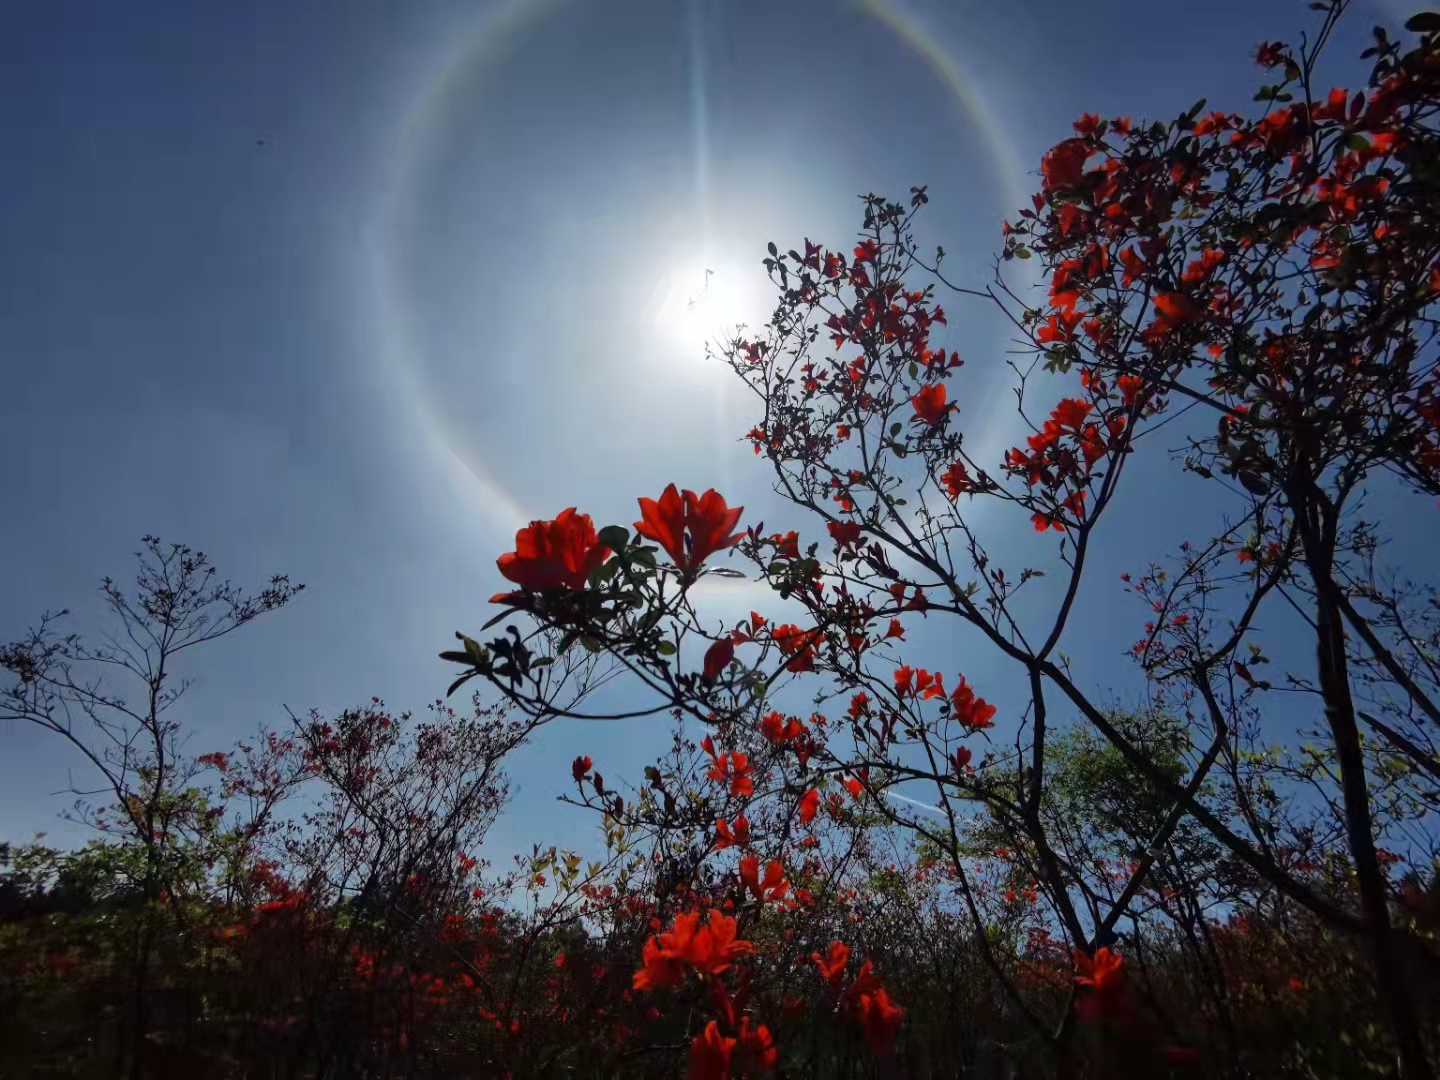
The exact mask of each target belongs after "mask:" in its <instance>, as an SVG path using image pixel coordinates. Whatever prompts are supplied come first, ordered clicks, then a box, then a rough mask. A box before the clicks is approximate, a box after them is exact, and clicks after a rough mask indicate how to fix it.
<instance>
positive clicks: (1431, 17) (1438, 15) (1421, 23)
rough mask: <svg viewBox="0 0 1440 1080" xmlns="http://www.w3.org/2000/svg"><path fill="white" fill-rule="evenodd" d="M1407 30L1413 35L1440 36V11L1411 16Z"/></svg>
mask: <svg viewBox="0 0 1440 1080" xmlns="http://www.w3.org/2000/svg"><path fill="white" fill-rule="evenodd" d="M1405 29H1406V30H1409V31H1410V32H1411V33H1412V34H1440V11H1422V12H1420V13H1419V14H1418V15H1411V16H1410V18H1409V20H1408V21H1407V22H1406V23H1405Z"/></svg>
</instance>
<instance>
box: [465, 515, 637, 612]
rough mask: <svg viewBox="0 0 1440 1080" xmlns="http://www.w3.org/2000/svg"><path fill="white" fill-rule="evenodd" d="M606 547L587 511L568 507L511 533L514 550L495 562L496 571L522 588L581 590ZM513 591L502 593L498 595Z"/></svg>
mask: <svg viewBox="0 0 1440 1080" xmlns="http://www.w3.org/2000/svg"><path fill="white" fill-rule="evenodd" d="M609 557H610V549H609V548H607V547H605V545H603V544H601V543H600V542H599V540H598V538H597V536H596V533H595V523H594V522H593V521H591V520H590V515H589V514H577V513H576V512H575V508H574V507H573V506H572V507H570V508H569V509H566V510H562V511H560V513H559V515H557V516H556V518H555V520H554V521H532V522H530V524H529V525H527V526H525V528H523V529H521V530H520V531H519V532H517V533H516V534H515V550H514V551H508V552H506V553H505V554H504V555H501V556H500V558H499V559H498V560H497V561H496V565H497V566H499V567H500V573H502V574H504V575H505V576H506V577H507V578H509V579H510V580H511V581H513V582H515V584H517V585H519V586H520V587H521V588H522V589H530V590H540V589H557V588H566V589H583V588H584V587H585V583H586V581H587V580H589V578H590V575H591V573H593V572H594V571H595V570H596V569H597V568H598V567H599V566H600V564H601V563H603V562H604V561H605V560H606V559H608V558H609ZM510 595H513V594H502V596H497V597H494V598H493V599H494V600H496V601H501V600H502V597H505V596H510Z"/></svg>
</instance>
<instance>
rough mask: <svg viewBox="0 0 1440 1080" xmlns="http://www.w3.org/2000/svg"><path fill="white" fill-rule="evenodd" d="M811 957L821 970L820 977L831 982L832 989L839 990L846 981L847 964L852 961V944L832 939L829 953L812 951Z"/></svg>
mask: <svg viewBox="0 0 1440 1080" xmlns="http://www.w3.org/2000/svg"><path fill="white" fill-rule="evenodd" d="M810 959H811V960H812V961H813V962H814V964H815V967H816V969H817V970H818V971H819V972H820V977H821V978H822V979H824V980H825V981H826V982H827V983H829V984H830V988H831V989H832V990H835V991H837V992H838V991H839V989H840V984H841V983H843V982H844V981H845V965H846V964H848V963H850V946H849V945H846V944H845V943H844V942H843V941H832V942H831V943H830V952H829V955H827V956H821V955H820V954H819V953H818V952H817V953H811V954H810Z"/></svg>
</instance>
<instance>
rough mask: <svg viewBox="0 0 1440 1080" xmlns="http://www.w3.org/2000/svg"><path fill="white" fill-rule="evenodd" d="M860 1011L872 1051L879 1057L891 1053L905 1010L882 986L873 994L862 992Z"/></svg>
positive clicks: (861, 1022)
mask: <svg viewBox="0 0 1440 1080" xmlns="http://www.w3.org/2000/svg"><path fill="white" fill-rule="evenodd" d="M858 1011H859V1013H860V1025H861V1027H862V1028H863V1029H864V1031H865V1041H866V1042H867V1043H869V1044H870V1052H871V1053H873V1054H875V1056H877V1057H884V1056H885V1055H887V1054H889V1053H890V1051H891V1050H892V1049H893V1048H894V1046H895V1035H896V1033H897V1032H898V1031H899V1030H900V1021H901V1020H902V1019H903V1018H904V1016H905V1010H904V1009H902V1008H900V1006H898V1005H896V1004H895V1003H894V1002H892V1001H891V1000H890V995H889V993H887V992H886V991H885V989H884V988H883V987H882V988H881V989H879V990H876V991H875V992H874V993H873V994H861V995H860V999H859V1005H858Z"/></svg>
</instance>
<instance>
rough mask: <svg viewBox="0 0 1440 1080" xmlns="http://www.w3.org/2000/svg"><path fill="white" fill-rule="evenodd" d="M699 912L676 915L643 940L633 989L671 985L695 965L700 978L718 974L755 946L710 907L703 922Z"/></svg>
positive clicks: (653, 988)
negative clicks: (666, 925)
mask: <svg viewBox="0 0 1440 1080" xmlns="http://www.w3.org/2000/svg"><path fill="white" fill-rule="evenodd" d="M700 914H701V913H700V912H699V911H691V912H687V913H685V914H682V915H677V916H675V922H674V924H673V925H672V926H671V928H670V929H669V930H666V931H665V932H663V933H661V934H659V935H658V936H655V937H652V938H650V940H649V941H647V942H645V949H644V952H643V954H642V960H643V966H642V967H641V968H640V970H639V971H637V972H635V978H634V986H635V989H636V990H655V989H658V988H660V987H664V986H674V985H676V984H677V983H679V982H680V981H681V980H682V979H684V978H685V973H686V972H687V971H688V970H689V969H691V968H694V969H695V971H696V972H697V973H698V974H699V975H700V976H702V977H708V976H715V975H719V974H720V973H721V972H723V971H725V970H726V969H727V968H728V967H729V966H730V963H731V961H733V960H736V959H738V958H740V957H742V956H749V955H751V954H752V953H753V952H754V951H755V946H754V945H753V944H751V943H750V942H748V941H741V940H739V939H738V938H737V937H736V926H735V920H734V919H733V918H731V917H730V916H728V915H726V914H725V913H724V912H721V911H717V910H714V909H712V910H711V911H710V918H709V921H707V922H706V923H705V924H703V925H702V924H701V922H700Z"/></svg>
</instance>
